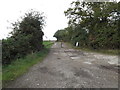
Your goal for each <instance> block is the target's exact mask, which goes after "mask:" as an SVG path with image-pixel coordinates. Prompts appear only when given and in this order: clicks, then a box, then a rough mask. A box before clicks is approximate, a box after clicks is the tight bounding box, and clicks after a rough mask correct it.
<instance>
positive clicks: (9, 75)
mask: <svg viewBox="0 0 120 90" xmlns="http://www.w3.org/2000/svg"><path fill="white" fill-rule="evenodd" d="M43 44H44V46H45V48H44V49H43V50H41V51H40V52H37V53H33V54H29V55H27V56H26V57H24V58H21V59H18V60H16V61H14V62H13V63H11V64H10V65H8V66H4V67H2V71H3V72H2V84H3V87H5V86H6V85H7V83H8V82H10V81H12V80H15V79H16V78H17V77H19V76H20V75H22V74H24V73H25V72H27V71H28V69H29V68H30V67H31V66H33V65H34V64H37V63H38V62H40V61H42V60H43V59H44V58H45V57H46V55H47V54H48V53H49V48H50V47H51V46H52V44H53V43H52V42H50V41H49V42H48V41H47V42H46V41H45V42H44V43H43Z"/></svg>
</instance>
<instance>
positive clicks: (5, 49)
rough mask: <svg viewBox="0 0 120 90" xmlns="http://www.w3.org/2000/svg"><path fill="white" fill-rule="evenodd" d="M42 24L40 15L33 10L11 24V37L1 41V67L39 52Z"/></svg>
mask: <svg viewBox="0 0 120 90" xmlns="http://www.w3.org/2000/svg"><path fill="white" fill-rule="evenodd" d="M44 24H45V20H44V16H43V15H42V13H39V12H37V11H33V10H31V11H30V12H28V13H26V14H25V16H24V17H23V18H22V20H21V21H17V22H15V23H13V24H12V25H13V31H12V32H11V37H8V38H7V39H3V40H2V65H6V64H10V63H11V62H13V61H15V60H17V59H19V58H22V57H24V56H26V55H27V54H31V53H34V52H38V51H41V49H42V48H43V35H44V33H43V31H42V29H43V26H44Z"/></svg>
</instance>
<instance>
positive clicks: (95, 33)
mask: <svg viewBox="0 0 120 90" xmlns="http://www.w3.org/2000/svg"><path fill="white" fill-rule="evenodd" d="M118 5H119V3H117V2H80V1H76V2H72V3H71V6H72V7H71V8H68V10H67V11H65V12H64V13H65V16H67V18H68V19H69V22H68V24H69V25H70V26H72V27H74V28H73V29H74V30H73V31H74V33H73V34H74V35H77V37H75V39H77V41H78V40H79V41H80V42H81V43H85V41H87V45H89V47H91V48H96V49H99V48H104V49H105V48H106V49H107V48H108V49H109V48H110V49H114V48H118V47H119V45H118V42H120V39H119V37H118V34H117V33H118V29H117V28H118V24H117V22H118V21H119V12H120V11H119V9H118ZM76 28H78V29H76ZM86 30H87V31H88V35H86V34H84V33H82V34H80V33H81V31H82V32H85V31H86ZM83 36H84V38H85V37H86V39H85V40H84V42H83V39H81V38H82V37H83ZM78 37H79V38H78Z"/></svg>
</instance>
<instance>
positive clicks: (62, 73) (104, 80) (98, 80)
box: [7, 42, 119, 88]
mask: <svg viewBox="0 0 120 90" xmlns="http://www.w3.org/2000/svg"><path fill="white" fill-rule="evenodd" d="M60 45H61V44H60V42H56V43H55V44H54V45H53V46H52V48H51V50H50V53H49V54H48V56H47V57H46V58H45V59H44V60H43V62H40V63H38V64H36V65H34V66H33V67H31V68H30V69H29V71H28V72H27V73H25V74H24V75H22V76H21V77H19V78H17V79H16V80H14V81H12V82H11V83H10V84H9V85H8V87H7V88H118V75H119V73H118V70H119V66H118V56H110V55H103V54H98V53H90V52H84V51H80V50H74V49H71V48H69V47H68V46H67V45H66V44H63V48H61V46H60Z"/></svg>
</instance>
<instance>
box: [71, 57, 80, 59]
mask: <svg viewBox="0 0 120 90" xmlns="http://www.w3.org/2000/svg"><path fill="white" fill-rule="evenodd" d="M71 59H80V57H71Z"/></svg>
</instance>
